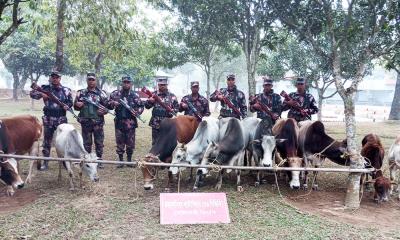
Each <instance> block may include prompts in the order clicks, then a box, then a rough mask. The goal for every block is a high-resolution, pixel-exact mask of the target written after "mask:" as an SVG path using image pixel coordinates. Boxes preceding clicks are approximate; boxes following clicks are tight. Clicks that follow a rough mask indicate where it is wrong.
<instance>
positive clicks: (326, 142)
mask: <svg viewBox="0 0 400 240" xmlns="http://www.w3.org/2000/svg"><path fill="white" fill-rule="evenodd" d="M346 149H347V141H346V140H343V141H336V140H335V139H333V138H332V137H330V136H329V135H328V134H326V132H325V126H324V124H323V123H322V122H321V121H304V122H302V124H301V126H300V131H299V156H302V157H303V159H304V164H305V165H307V166H308V165H312V166H314V167H318V166H320V165H321V163H322V161H323V160H324V159H325V158H328V159H329V160H331V161H332V162H334V163H336V164H339V165H344V166H349V164H350V158H349V156H347V155H346V154H345V153H346ZM314 174H315V175H314V184H313V186H312V188H313V189H314V190H317V189H318V183H317V179H316V173H314ZM307 176H308V172H307V171H306V172H305V176H304V182H303V188H304V189H307V187H308V177H307Z"/></svg>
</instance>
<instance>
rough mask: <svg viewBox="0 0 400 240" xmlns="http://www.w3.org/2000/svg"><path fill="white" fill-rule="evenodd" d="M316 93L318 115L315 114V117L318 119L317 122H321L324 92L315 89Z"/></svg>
mask: <svg viewBox="0 0 400 240" xmlns="http://www.w3.org/2000/svg"><path fill="white" fill-rule="evenodd" d="M317 92H318V113H317V117H318V121H322V101H323V100H324V92H323V91H322V89H320V88H317Z"/></svg>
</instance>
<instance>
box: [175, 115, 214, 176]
mask: <svg viewBox="0 0 400 240" xmlns="http://www.w3.org/2000/svg"><path fill="white" fill-rule="evenodd" d="M218 122H219V121H218V119H217V118H214V117H204V118H203V120H202V121H201V122H200V124H199V126H198V127H197V130H196V133H195V134H194V136H193V139H192V140H191V141H190V142H189V143H188V144H184V143H180V142H177V146H176V148H175V150H174V151H173V153H172V161H171V163H172V164H179V163H188V164H192V165H196V164H199V163H200V160H201V158H202V157H203V154H204V152H205V150H206V148H207V146H208V143H210V142H212V141H214V142H215V141H217V140H218V136H219V135H218V130H219V125H218ZM181 169H184V168H181ZM178 170H179V168H178V167H170V168H169V171H170V172H171V173H172V174H174V175H175V174H177V173H178ZM192 170H193V168H192V169H191V173H190V179H192V172H193V171H192Z"/></svg>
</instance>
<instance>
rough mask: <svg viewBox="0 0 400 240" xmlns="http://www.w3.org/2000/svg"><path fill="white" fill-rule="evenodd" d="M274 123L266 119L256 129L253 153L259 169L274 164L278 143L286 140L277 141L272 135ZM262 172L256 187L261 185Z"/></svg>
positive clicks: (259, 173) (258, 174) (252, 145)
mask: <svg viewBox="0 0 400 240" xmlns="http://www.w3.org/2000/svg"><path fill="white" fill-rule="evenodd" d="M272 127H273V123H272V121H271V120H270V119H264V120H262V121H261V122H259V123H258V124H257V127H256V128H255V129H256V130H255V134H254V140H253V141H252V143H251V146H250V147H251V151H252V155H253V158H254V162H255V165H257V166H259V167H271V166H272V164H273V161H272V160H273V159H274V158H275V157H274V153H275V150H276V142H277V141H278V142H283V141H284V139H275V136H273V134H272ZM260 175H261V171H257V176H256V181H255V183H254V184H255V186H259V185H260V183H261V181H260V180H261V177H260Z"/></svg>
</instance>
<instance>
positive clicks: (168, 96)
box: [145, 91, 179, 145]
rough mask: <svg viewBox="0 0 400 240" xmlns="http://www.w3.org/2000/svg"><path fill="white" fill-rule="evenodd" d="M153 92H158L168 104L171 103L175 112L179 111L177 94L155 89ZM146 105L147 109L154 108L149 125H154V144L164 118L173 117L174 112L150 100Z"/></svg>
mask: <svg viewBox="0 0 400 240" xmlns="http://www.w3.org/2000/svg"><path fill="white" fill-rule="evenodd" d="M153 94H154V95H155V94H157V96H158V97H159V98H160V99H161V100H162V101H163V102H164V103H165V104H167V105H169V106H170V107H171V108H172V109H173V110H174V112H178V111H179V103H178V100H177V98H176V96H175V94H173V93H170V92H169V91H166V92H159V91H155V92H153ZM145 107H146V108H147V109H150V108H153V110H152V112H151V119H150V122H149V126H150V127H152V145H154V143H155V140H156V139H157V138H158V133H159V128H160V123H161V121H162V120H163V119H164V118H172V117H173V115H172V113H169V112H167V110H166V109H164V108H163V107H162V106H161V105H160V104H158V103H157V102H154V103H151V102H150V101H146V103H145Z"/></svg>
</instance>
